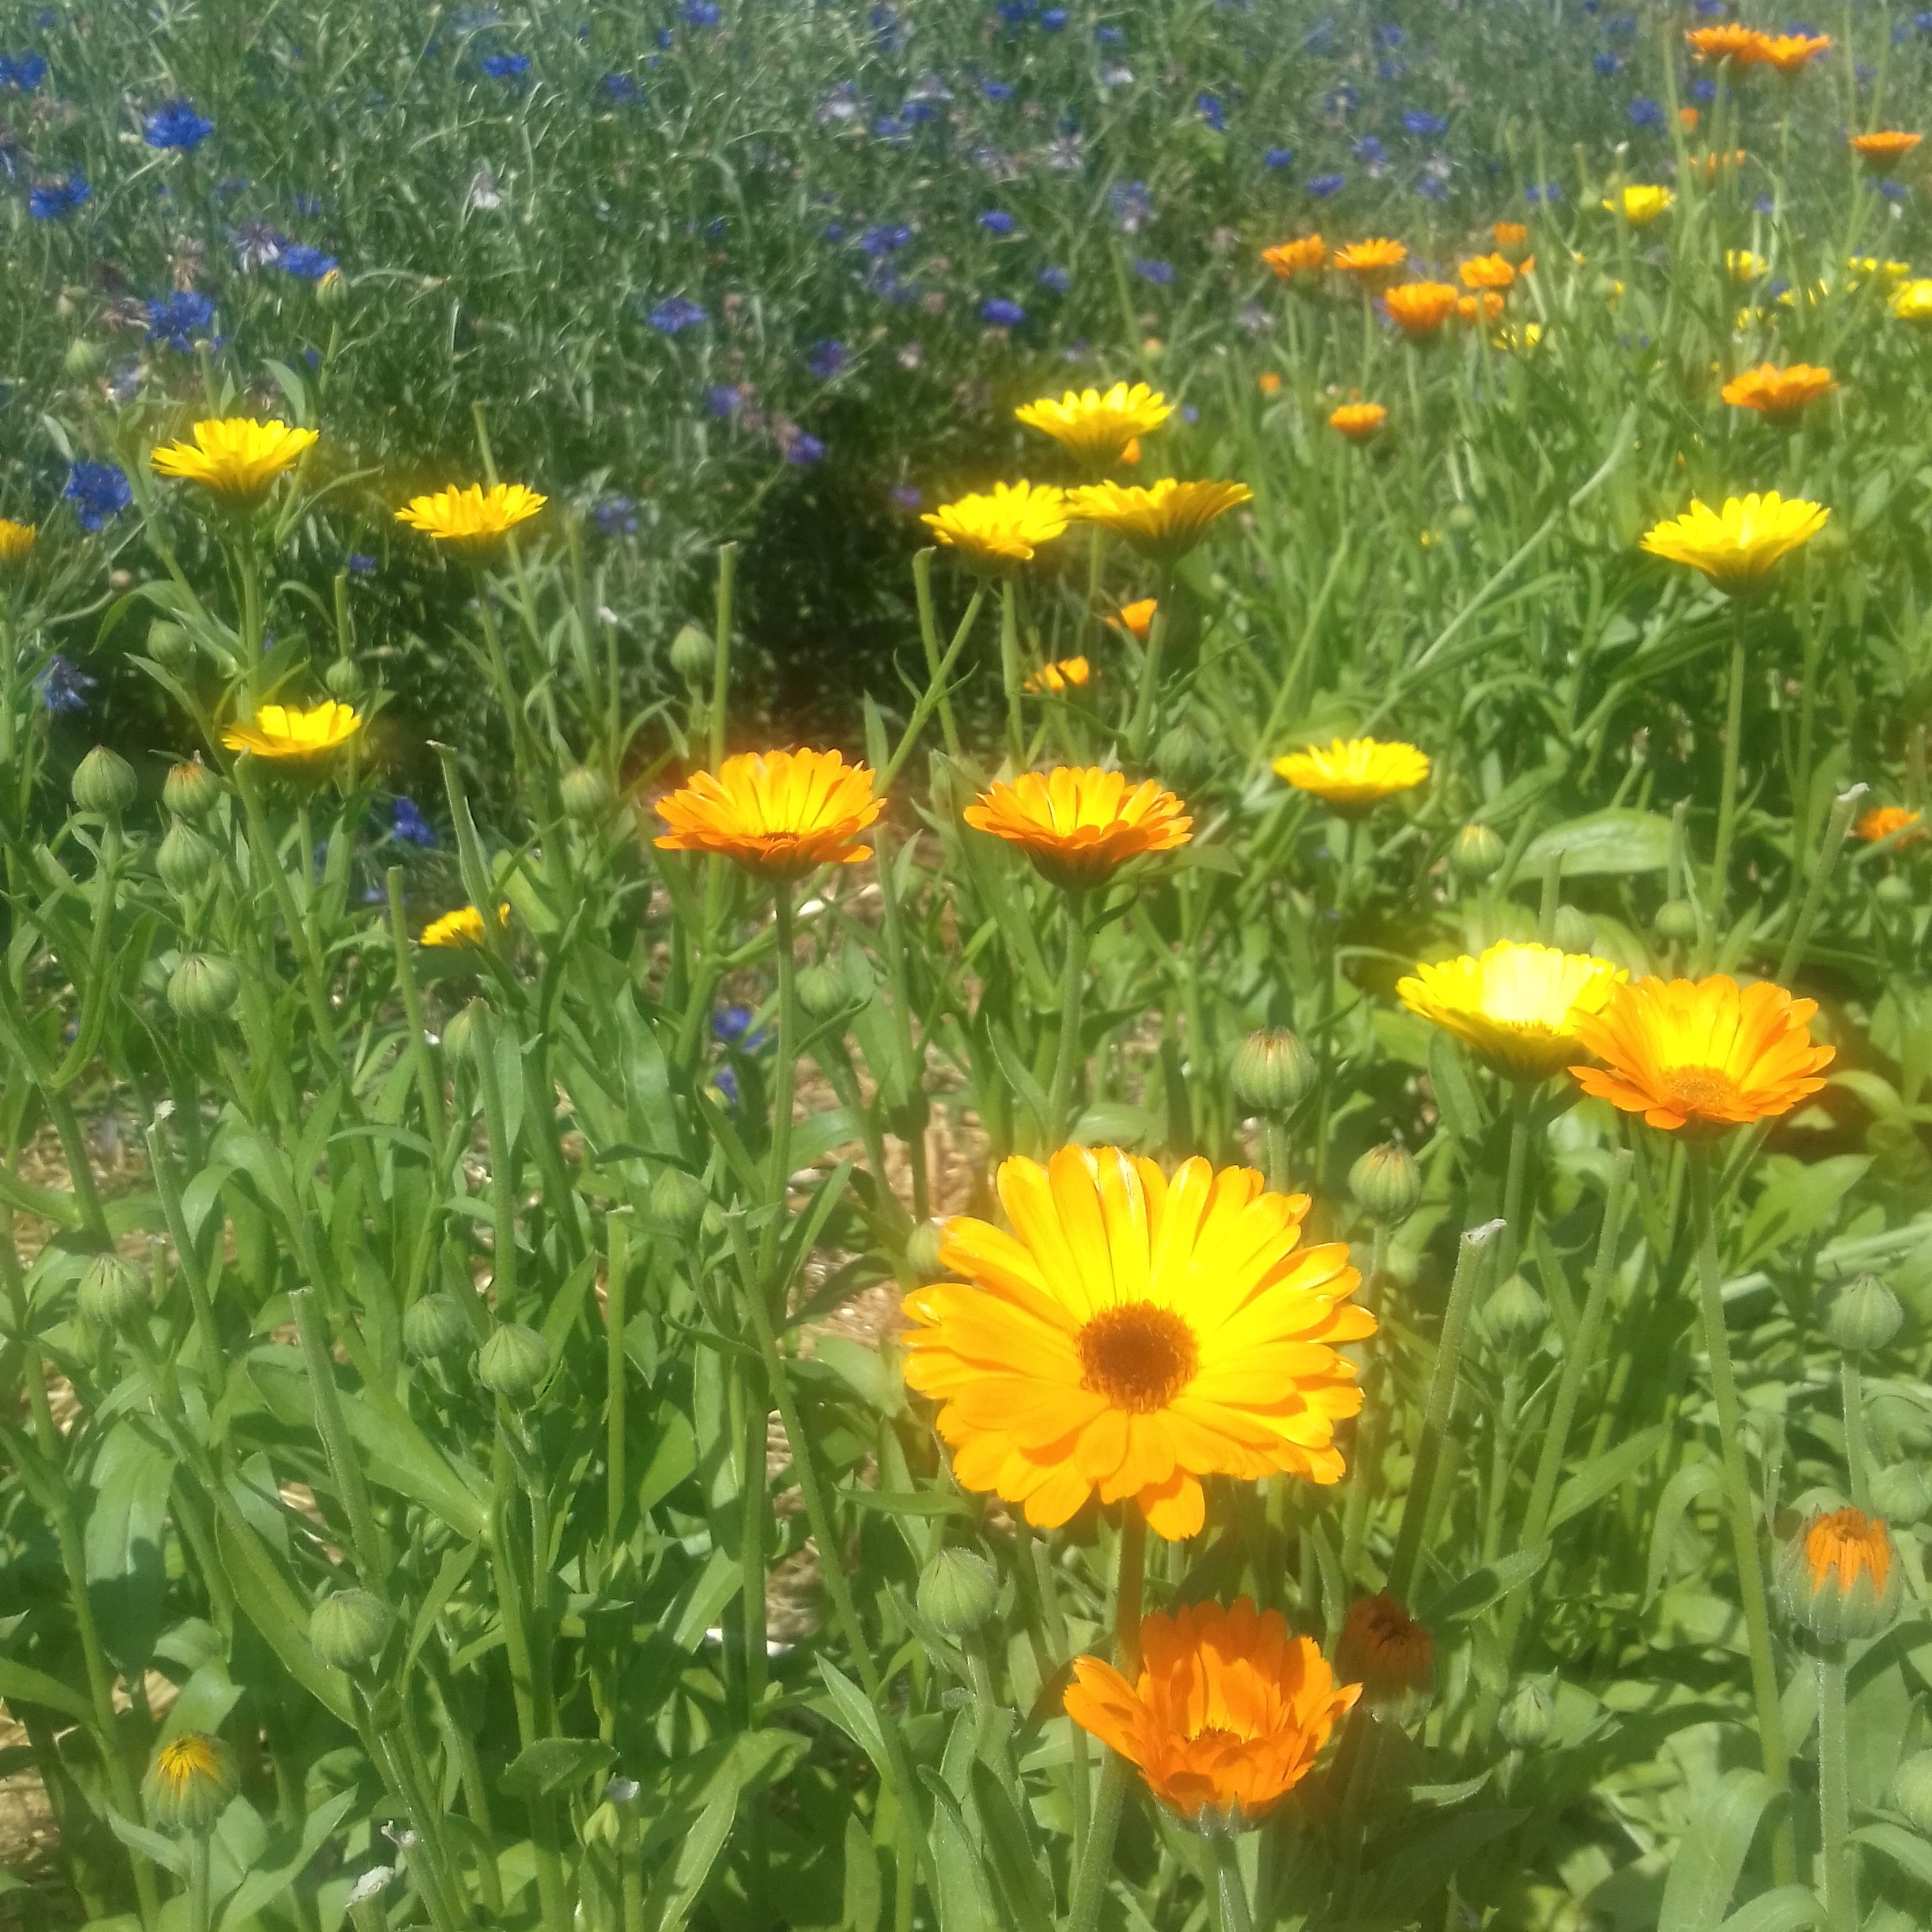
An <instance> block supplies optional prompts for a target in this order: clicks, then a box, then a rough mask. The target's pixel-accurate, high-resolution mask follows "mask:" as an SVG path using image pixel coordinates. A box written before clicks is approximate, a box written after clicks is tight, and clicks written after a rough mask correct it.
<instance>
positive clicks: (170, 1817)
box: [141, 1731, 239, 1837]
mask: <svg viewBox="0 0 1932 1932" xmlns="http://www.w3.org/2000/svg"><path fill="white" fill-rule="evenodd" d="M238 1783H239V1781H238V1779H236V1775H235V1759H234V1754H233V1752H230V1750H229V1748H228V1746H227V1745H225V1744H224V1743H222V1741H221V1739H220V1738H219V1737H210V1735H209V1734H207V1733H206V1731H183V1733H182V1734H180V1737H172V1738H170V1739H169V1740H168V1742H167V1743H166V1744H164V1745H162V1746H161V1749H159V1750H158V1751H157V1752H155V1753H154V1756H153V1760H152V1761H151V1762H150V1763H149V1766H148V1775H147V1776H146V1779H143V1780H142V1787H141V1790H142V1797H143V1798H145V1799H146V1801H147V1807H148V1812H149V1816H150V1817H152V1818H153V1820H154V1822H155V1823H156V1824H158V1825H159V1826H160V1827H161V1828H162V1830H163V1831H168V1832H190V1833H191V1834H193V1835H194V1836H196V1837H204V1836H206V1835H207V1834H208V1833H209V1832H212V1831H213V1830H214V1828H215V1823H216V1820H218V1819H219V1818H220V1817H221V1814H222V1813H223V1812H225V1810H227V1809H228V1806H229V1800H230V1799H232V1798H233V1797H234V1795H235V1792H236V1788H237V1785H238Z"/></svg>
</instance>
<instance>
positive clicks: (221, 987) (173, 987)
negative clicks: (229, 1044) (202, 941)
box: [168, 953, 241, 1019]
mask: <svg viewBox="0 0 1932 1932" xmlns="http://www.w3.org/2000/svg"><path fill="white" fill-rule="evenodd" d="M240 993H241V976H240V974H238V973H236V970H235V969H234V968H233V966H230V965H229V962H227V961H226V960H225V959H223V958H220V957H219V956H218V955H216V954H214V953H189V954H188V955H186V957H185V958H183V960H182V962H181V963H180V965H179V966H176V968H175V970H174V972H173V973H172V975H170V977H169V978H168V1004H169V1005H170V1006H171V1007H172V1008H174V1010H175V1011H176V1013H178V1014H179V1015H180V1016H181V1018H182V1019H225V1018H226V1017H227V1016H228V1015H229V1013H231V1012H232V1011H233V1010H234V1006H235V1002H236V999H237V998H238V997H240Z"/></svg>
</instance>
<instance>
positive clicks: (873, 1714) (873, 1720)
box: [819, 1657, 892, 1778]
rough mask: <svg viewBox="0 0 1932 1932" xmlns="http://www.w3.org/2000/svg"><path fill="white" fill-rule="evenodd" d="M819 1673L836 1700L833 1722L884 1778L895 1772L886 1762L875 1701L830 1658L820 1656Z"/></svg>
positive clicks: (834, 1701)
mask: <svg viewBox="0 0 1932 1932" xmlns="http://www.w3.org/2000/svg"><path fill="white" fill-rule="evenodd" d="M819 1676H820V1677H822V1678H823V1679H824V1680H825V1688H826V1691H827V1692H828V1693H829V1694H830V1697H831V1700H832V1707H831V1712H830V1715H831V1718H832V1722H834V1724H836V1725H837V1726H838V1728H839V1729H840V1730H842V1731H843V1732H844V1733H845V1735H846V1736H847V1737H849V1738H850V1739H851V1740H852V1741H853V1743H854V1744H856V1745H857V1746H858V1747H859V1749H860V1750H861V1751H863V1752H864V1753H865V1755H866V1756H868V1757H869V1758H870V1759H871V1760H872V1763H873V1765H874V1767H875V1768H876V1769H877V1771H878V1772H879V1776H880V1777H882V1778H890V1776H891V1775H892V1770H891V1767H890V1765H889V1764H887V1762H886V1740H885V1734H883V1732H882V1731H881V1730H879V1713H878V1712H877V1711H875V1710H874V1709H873V1708H872V1706H871V1699H868V1697H867V1696H866V1695H865V1693H864V1692H863V1691H862V1690H860V1688H859V1687H858V1685H857V1684H854V1683H853V1681H852V1680H851V1678H849V1677H847V1676H846V1675H845V1673H844V1672H843V1671H842V1670H841V1669H839V1667H838V1666H837V1665H836V1664H835V1663H834V1662H832V1660H831V1658H829V1657H821V1658H819Z"/></svg>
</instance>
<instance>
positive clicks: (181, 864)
mask: <svg viewBox="0 0 1932 1932" xmlns="http://www.w3.org/2000/svg"><path fill="white" fill-rule="evenodd" d="M216 856H217V854H216V852H215V849H214V841H213V840H212V839H209V838H205V837H203V836H202V834H200V833H199V832H198V831H196V830H195V828H194V826H191V825H189V824H187V823H186V822H184V821H183V820H181V819H176V821H175V822H174V823H173V824H172V825H171V826H168V834H167V836H166V837H164V838H163V839H162V841H161V849H160V850H159V851H158V852H157V853H155V855H154V869H155V871H157V872H159V873H160V874H161V883H162V884H163V885H164V886H165V887H167V888H168V890H169V891H170V892H174V893H179V894H181V895H182V896H183V897H184V898H185V897H186V896H187V894H189V893H191V892H193V891H195V890H196V889H197V888H198V887H201V886H202V885H203V884H205V883H206V881H207V878H208V875H209V874H210V872H211V871H214V862H215V859H216Z"/></svg>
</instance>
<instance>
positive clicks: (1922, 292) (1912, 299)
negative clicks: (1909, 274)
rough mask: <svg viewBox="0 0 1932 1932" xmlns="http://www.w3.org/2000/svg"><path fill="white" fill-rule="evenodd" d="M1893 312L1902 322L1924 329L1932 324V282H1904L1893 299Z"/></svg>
mask: <svg viewBox="0 0 1932 1932" xmlns="http://www.w3.org/2000/svg"><path fill="white" fill-rule="evenodd" d="M1892 314H1893V315H1895V316H1897V317H1898V319H1900V321H1901V322H1915V323H1919V325H1920V326H1921V327H1923V326H1924V325H1925V324H1926V323H1928V322H1932V280H1927V279H1926V278H1920V279H1919V280H1918V281H1916V282H1902V283H1901V284H1900V286H1899V289H1898V293H1896V294H1895V295H1894V296H1893V297H1892Z"/></svg>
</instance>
